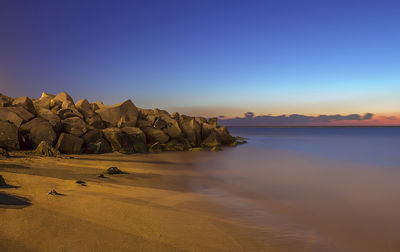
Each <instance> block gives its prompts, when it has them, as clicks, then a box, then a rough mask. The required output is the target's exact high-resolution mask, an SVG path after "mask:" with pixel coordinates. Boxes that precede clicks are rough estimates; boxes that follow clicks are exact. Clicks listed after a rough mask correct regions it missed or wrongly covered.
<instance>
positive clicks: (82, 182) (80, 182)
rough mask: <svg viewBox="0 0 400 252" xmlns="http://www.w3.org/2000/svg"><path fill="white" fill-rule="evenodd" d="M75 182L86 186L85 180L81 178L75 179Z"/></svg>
mask: <svg viewBox="0 0 400 252" xmlns="http://www.w3.org/2000/svg"><path fill="white" fill-rule="evenodd" d="M75 183H77V184H80V185H81V186H86V182H85V181H82V180H77V181H76V182H75Z"/></svg>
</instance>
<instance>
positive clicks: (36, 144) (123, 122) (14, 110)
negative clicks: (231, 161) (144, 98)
mask: <svg viewBox="0 0 400 252" xmlns="http://www.w3.org/2000/svg"><path fill="white" fill-rule="evenodd" d="M244 142H245V141H244V140H239V139H235V138H233V137H232V136H231V135H230V133H229V131H228V129H227V128H226V127H221V126H220V125H218V121H217V119H216V118H210V119H207V118H204V117H191V116H186V115H180V114H179V113H173V114H172V115H171V114H170V113H168V112H167V111H165V110H161V109H141V108H137V107H136V106H135V105H134V103H133V102H132V101H131V100H127V101H125V102H122V103H119V104H116V105H112V106H106V105H104V104H103V103H102V102H101V101H98V102H92V103H90V102H89V101H88V100H86V99H82V100H80V101H78V102H77V103H74V100H73V99H72V97H71V96H70V95H69V94H67V93H66V92H61V93H59V94H57V95H53V94H48V93H43V94H42V96H41V97H40V99H31V98H29V97H26V96H24V97H18V98H12V97H8V96H5V95H2V94H0V148H4V149H5V150H8V151H10V150H20V149H23V150H35V149H36V150H35V152H34V153H36V154H37V155H42V156H54V155H55V156H57V155H58V153H57V151H59V152H60V153H63V154H79V153H92V154H100V153H107V152H113V151H115V152H121V153H125V154H131V153H145V152H161V151H184V150H192V151H197V150H212V149H220V148H221V147H222V146H236V145H237V143H244Z"/></svg>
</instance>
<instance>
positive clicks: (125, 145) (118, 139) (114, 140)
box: [102, 128, 134, 154]
mask: <svg viewBox="0 0 400 252" xmlns="http://www.w3.org/2000/svg"><path fill="white" fill-rule="evenodd" d="M102 131H103V134H104V138H105V139H106V140H107V141H108V142H109V143H110V144H111V148H112V150H113V151H118V152H121V153H125V154H129V153H134V149H133V144H132V142H131V141H130V139H129V136H128V135H127V134H125V133H124V132H123V131H122V130H121V129H119V128H107V129H104V130H102Z"/></svg>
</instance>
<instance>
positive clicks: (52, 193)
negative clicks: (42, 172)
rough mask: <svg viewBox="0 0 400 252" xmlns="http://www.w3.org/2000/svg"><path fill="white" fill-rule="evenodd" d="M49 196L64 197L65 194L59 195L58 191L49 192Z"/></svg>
mask: <svg viewBox="0 0 400 252" xmlns="http://www.w3.org/2000/svg"><path fill="white" fill-rule="evenodd" d="M49 195H53V196H56V195H64V194H62V193H58V192H57V191H56V190H54V189H53V190H51V191H50V192H49Z"/></svg>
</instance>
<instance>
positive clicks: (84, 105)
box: [76, 99, 105, 129]
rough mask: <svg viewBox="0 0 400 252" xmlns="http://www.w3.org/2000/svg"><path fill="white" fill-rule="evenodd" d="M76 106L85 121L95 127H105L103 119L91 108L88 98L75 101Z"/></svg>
mask: <svg viewBox="0 0 400 252" xmlns="http://www.w3.org/2000/svg"><path fill="white" fill-rule="evenodd" d="M76 108H77V109H78V110H79V112H80V113H81V114H82V115H83V116H84V118H85V121H86V123H87V124H88V125H90V126H92V127H95V128H97V129H103V128H104V127H105V124H104V121H103V120H102V119H101V117H100V116H99V115H98V114H97V113H96V112H94V111H93V110H92V107H91V105H90V103H89V102H88V100H86V99H83V100H80V101H78V102H77V103H76Z"/></svg>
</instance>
